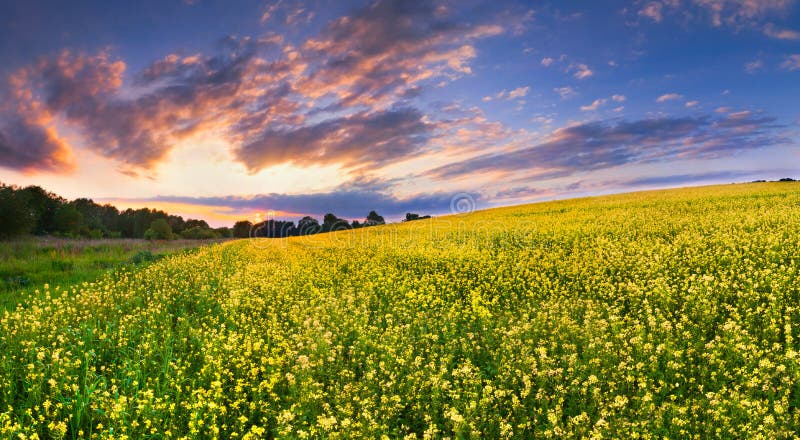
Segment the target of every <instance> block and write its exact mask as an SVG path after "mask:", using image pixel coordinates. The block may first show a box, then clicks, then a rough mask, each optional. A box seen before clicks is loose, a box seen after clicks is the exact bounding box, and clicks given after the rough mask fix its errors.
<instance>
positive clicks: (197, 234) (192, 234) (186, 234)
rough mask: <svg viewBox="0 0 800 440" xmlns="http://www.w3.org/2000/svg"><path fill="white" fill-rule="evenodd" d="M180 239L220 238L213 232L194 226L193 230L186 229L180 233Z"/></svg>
mask: <svg viewBox="0 0 800 440" xmlns="http://www.w3.org/2000/svg"><path fill="white" fill-rule="evenodd" d="M181 237H183V238H189V239H193V240H208V239H212V238H220V237H219V234H217V233H216V232H214V231H213V230H212V229H207V228H202V227H200V226H195V227H193V228H189V229H186V230H185V231H183V232H181Z"/></svg>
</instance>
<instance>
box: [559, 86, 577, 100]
mask: <svg viewBox="0 0 800 440" xmlns="http://www.w3.org/2000/svg"><path fill="white" fill-rule="evenodd" d="M553 91H554V92H556V93H558V95H559V96H561V99H569V98H572V97H573V96H575V95H577V94H578V93H577V92H576V91H575V89H573V88H572V87H556V88H554V89H553Z"/></svg>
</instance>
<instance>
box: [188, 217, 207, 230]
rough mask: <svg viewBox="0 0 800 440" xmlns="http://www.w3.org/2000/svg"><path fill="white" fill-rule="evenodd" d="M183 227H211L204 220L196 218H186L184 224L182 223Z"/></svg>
mask: <svg viewBox="0 0 800 440" xmlns="http://www.w3.org/2000/svg"><path fill="white" fill-rule="evenodd" d="M184 228H186V229H191V228H201V229H211V226H208V223H206V221H205V220H197V219H193V218H190V219H189V220H186V224H185V225H184Z"/></svg>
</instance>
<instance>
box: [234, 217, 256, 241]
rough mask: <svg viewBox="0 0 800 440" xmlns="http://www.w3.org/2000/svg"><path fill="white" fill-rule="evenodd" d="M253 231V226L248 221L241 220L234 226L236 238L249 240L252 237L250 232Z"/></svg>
mask: <svg viewBox="0 0 800 440" xmlns="http://www.w3.org/2000/svg"><path fill="white" fill-rule="evenodd" d="M252 230H253V224H252V223H250V222H249V221H247V220H241V221H238V222H236V223H234V225H233V236H234V237H236V238H247V237H249V236H250V231H252Z"/></svg>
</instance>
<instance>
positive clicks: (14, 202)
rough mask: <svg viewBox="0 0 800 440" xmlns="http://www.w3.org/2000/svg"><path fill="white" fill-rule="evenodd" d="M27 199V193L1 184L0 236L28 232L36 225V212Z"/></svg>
mask: <svg viewBox="0 0 800 440" xmlns="http://www.w3.org/2000/svg"><path fill="white" fill-rule="evenodd" d="M27 201H28V200H27V196H26V194H25V193H23V192H20V191H18V190H17V189H16V188H14V187H11V186H5V185H3V184H0V238H9V237H15V236H18V235H23V234H27V233H30V232H31V231H32V230H33V228H34V226H36V213H35V212H34V211H33V210H32V209H31V208H30V207H29V206H28V204H27Z"/></svg>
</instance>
